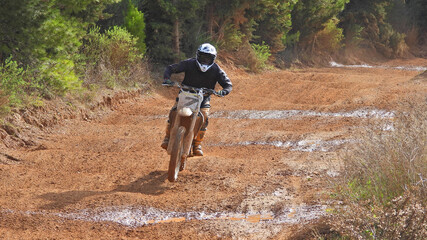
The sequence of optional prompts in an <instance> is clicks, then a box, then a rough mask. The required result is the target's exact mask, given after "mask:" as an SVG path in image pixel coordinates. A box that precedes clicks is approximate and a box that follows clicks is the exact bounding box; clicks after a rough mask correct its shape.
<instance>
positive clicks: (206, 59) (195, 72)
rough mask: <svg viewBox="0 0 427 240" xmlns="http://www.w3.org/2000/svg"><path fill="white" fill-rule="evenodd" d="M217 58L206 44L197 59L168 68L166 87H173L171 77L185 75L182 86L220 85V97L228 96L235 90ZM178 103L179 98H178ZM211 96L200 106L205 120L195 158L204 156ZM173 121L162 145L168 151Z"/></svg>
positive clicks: (194, 149) (195, 149)
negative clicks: (203, 146) (204, 139)
mask: <svg viewBox="0 0 427 240" xmlns="http://www.w3.org/2000/svg"><path fill="white" fill-rule="evenodd" d="M216 57H217V51H216V49H215V47H214V46H212V45H211V44H209V43H204V44H202V45H200V46H199V48H198V50H197V52H196V57H195V58H190V59H187V60H184V61H181V62H179V63H176V64H172V65H169V66H168V67H166V69H165V72H164V74H163V79H164V81H163V84H162V85H164V86H172V85H173V82H172V81H171V80H170V77H171V75H172V74H173V73H182V72H184V73H185V76H184V80H183V81H182V85H186V86H190V87H196V88H208V89H212V90H214V89H215V85H216V84H217V83H219V85H221V87H222V90H220V91H218V93H219V95H220V96H222V97H223V96H226V95H227V94H229V93H230V92H231V90H232V88H233V86H232V83H231V81H230V79H229V78H228V77H227V74H226V73H225V72H224V71H223V70H222V69H221V68H220V67H219V66H218V64H216V63H215V59H216ZM177 101H178V98H177ZM176 105H177V102H175V105H174V106H173V107H172V109H171V111H173V110H174V109H175V108H176ZM210 107H211V105H210V95H207V96H203V101H202V104H201V106H200V112H201V113H202V114H203V118H204V119H205V121H204V123H203V125H202V127H201V128H200V131H199V132H198V134H197V135H196V137H195V139H194V140H193V154H194V155H195V156H203V151H202V145H201V143H202V141H203V138H204V136H205V134H206V130H207V126H208V123H209V122H208V116H209V109H210ZM170 127H171V119H169V120H168V123H167V126H166V136H165V138H164V140H163V142H162V144H161V147H162V148H164V149H167V147H168V143H169V137H170Z"/></svg>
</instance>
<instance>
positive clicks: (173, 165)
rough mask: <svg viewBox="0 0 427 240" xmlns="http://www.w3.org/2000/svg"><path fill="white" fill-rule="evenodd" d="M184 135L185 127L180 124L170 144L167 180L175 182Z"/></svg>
mask: <svg viewBox="0 0 427 240" xmlns="http://www.w3.org/2000/svg"><path fill="white" fill-rule="evenodd" d="M184 135H185V127H183V126H181V127H179V128H178V131H177V133H176V135H175V141H174V143H173V146H172V152H171V158H170V161H169V169H168V180H169V181H170V182H175V181H176V179H177V178H178V173H179V169H180V166H181V156H182V151H183V139H184Z"/></svg>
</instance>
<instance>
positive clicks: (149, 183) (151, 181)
mask: <svg viewBox="0 0 427 240" xmlns="http://www.w3.org/2000/svg"><path fill="white" fill-rule="evenodd" d="M167 177H168V176H167V172H165V171H154V172H151V173H150V174H148V175H146V176H144V177H141V178H139V179H137V180H136V181H133V182H131V183H130V184H128V185H119V186H118V187H117V188H116V189H114V192H131V193H142V194H146V195H155V196H157V195H161V194H163V193H164V192H165V191H166V190H168V189H169V187H166V186H164V185H165V181H166V179H167Z"/></svg>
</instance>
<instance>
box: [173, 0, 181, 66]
mask: <svg viewBox="0 0 427 240" xmlns="http://www.w3.org/2000/svg"><path fill="white" fill-rule="evenodd" d="M176 2H177V0H173V5H174V6H175V7H176V6H177V3H176ZM179 38H180V36H179V19H178V16H175V20H174V22H173V51H174V53H175V60H176V61H179V55H180V53H181V50H180V48H179V45H180V44H179V43H180V39H179Z"/></svg>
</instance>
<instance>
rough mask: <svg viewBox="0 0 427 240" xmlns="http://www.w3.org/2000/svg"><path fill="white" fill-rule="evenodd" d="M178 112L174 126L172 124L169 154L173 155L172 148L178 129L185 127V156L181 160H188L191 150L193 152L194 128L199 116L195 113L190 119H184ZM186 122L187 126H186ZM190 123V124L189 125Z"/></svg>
mask: <svg viewBox="0 0 427 240" xmlns="http://www.w3.org/2000/svg"><path fill="white" fill-rule="evenodd" d="M178 112H179V111H176V112H175V117H174V119H173V124H172V129H171V133H170V138H169V144H168V149H167V152H168V154H169V155H170V154H171V152H172V146H173V144H174V142H175V136H176V133H177V131H178V128H179V127H180V126H184V127H185V130H186V131H185V134H184V140H183V148H182V149H183V156H182V157H181V158H187V156H188V155H189V153H190V150H191V145H192V143H193V139H194V126H195V125H196V120H197V115H198V114H196V113H194V112H193V114H191V116H189V117H182V116H180V115H179V114H178ZM184 122H185V123H187V124H184ZM188 122H189V123H190V124H188Z"/></svg>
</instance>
